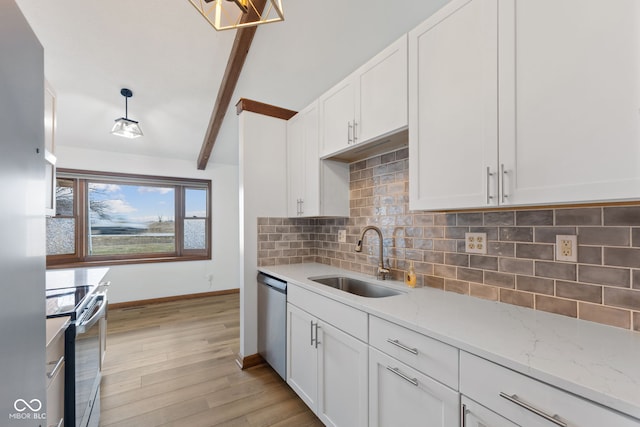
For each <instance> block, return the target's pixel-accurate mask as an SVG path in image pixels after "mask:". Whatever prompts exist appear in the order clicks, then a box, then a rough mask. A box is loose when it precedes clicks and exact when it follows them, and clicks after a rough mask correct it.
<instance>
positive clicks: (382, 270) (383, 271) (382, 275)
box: [355, 225, 390, 280]
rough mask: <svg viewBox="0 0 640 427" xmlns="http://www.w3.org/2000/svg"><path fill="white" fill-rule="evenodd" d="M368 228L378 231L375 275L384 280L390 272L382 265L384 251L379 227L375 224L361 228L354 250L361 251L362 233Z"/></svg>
mask: <svg viewBox="0 0 640 427" xmlns="http://www.w3.org/2000/svg"><path fill="white" fill-rule="evenodd" d="M369 230H373V231H375V232H376V233H378V240H379V242H380V250H379V252H378V256H379V258H378V274H377V275H376V277H377V278H378V279H380V280H385V279H386V277H387V274H389V273H390V271H389V269H388V268H385V266H384V253H383V249H384V248H383V240H382V231H380V229H379V228H378V227H376V226H375V225H368V226H366V227H365V228H363V229H362V233H360V238H359V239H358V243H357V244H356V249H355V251H356V252H362V240H363V239H364V235H365V233H366V232H367V231H369Z"/></svg>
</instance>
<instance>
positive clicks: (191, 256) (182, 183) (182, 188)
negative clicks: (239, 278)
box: [47, 168, 212, 268]
mask: <svg viewBox="0 0 640 427" xmlns="http://www.w3.org/2000/svg"><path fill="white" fill-rule="evenodd" d="M57 175H58V176H57V178H59V179H71V180H73V182H74V185H73V191H74V193H73V196H74V199H73V218H74V219H75V239H74V241H75V253H73V254H59V255H47V268H71V267H91V266H107V265H127V264H145V263H157V262H175V261H200V260H210V259H211V253H212V251H211V240H212V239H211V234H212V233H211V222H212V217H211V180H205V179H196V178H193V179H192V178H175V177H166V176H156V175H139V174H128V173H115V172H98V171H87V170H80V169H63V168H60V169H58V170H57ZM90 182H91V183H94V182H99V183H100V182H102V183H109V184H121V185H150V186H163V187H171V188H174V194H175V206H174V209H175V214H174V215H175V220H174V224H175V229H174V238H175V246H174V247H175V251H174V252H164V253H147V254H133V255H132V254H122V255H89V253H88V228H87V226H88V222H89V221H88V217H89V211H88V200H89V183H90ZM194 188H196V189H205V190H206V196H207V200H206V217H205V218H204V219H205V233H206V235H205V245H206V248H205V249H184V221H185V194H186V190H187V189H194ZM53 218H71V217H69V216H67V215H60V216H58V215H54V216H53Z"/></svg>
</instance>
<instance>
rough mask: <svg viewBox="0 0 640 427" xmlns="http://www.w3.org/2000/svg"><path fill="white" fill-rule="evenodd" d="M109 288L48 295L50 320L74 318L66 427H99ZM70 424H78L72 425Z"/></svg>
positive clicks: (68, 355)
mask: <svg viewBox="0 0 640 427" xmlns="http://www.w3.org/2000/svg"><path fill="white" fill-rule="evenodd" d="M107 286H108V285H107V284H102V285H100V286H87V285H83V286H77V287H70V288H58V289H50V290H47V291H46V297H47V317H56V316H71V320H72V322H71V325H70V326H69V327H68V328H67V331H66V335H65V359H66V368H65V420H67V422H66V423H65V425H67V426H72V425H75V426H76V427H97V426H98V424H99V421H100V380H101V373H100V370H101V365H102V352H103V349H104V333H105V330H106V327H105V322H106V312H107V292H106V288H107ZM70 420H75V421H73V422H71V421H70Z"/></svg>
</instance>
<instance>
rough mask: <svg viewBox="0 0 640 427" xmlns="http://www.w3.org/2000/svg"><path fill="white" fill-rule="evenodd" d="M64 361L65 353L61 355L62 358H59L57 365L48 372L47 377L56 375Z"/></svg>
mask: <svg viewBox="0 0 640 427" xmlns="http://www.w3.org/2000/svg"><path fill="white" fill-rule="evenodd" d="M62 362H64V355H62V356H60V359H58V361H57V362H56V365H55V366H54V367H53V369H52V370H51V372H47V378H49V379H51V378H53V377H55V376H56V373H57V372H58V370H59V369H60V367H61V366H62Z"/></svg>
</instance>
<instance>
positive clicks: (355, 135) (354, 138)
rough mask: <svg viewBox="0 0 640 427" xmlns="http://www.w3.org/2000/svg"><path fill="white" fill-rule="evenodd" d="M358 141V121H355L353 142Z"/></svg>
mask: <svg viewBox="0 0 640 427" xmlns="http://www.w3.org/2000/svg"><path fill="white" fill-rule="evenodd" d="M357 141H358V122H356V121H355V120H354V121H353V143H354V144H355V143H356V142H357Z"/></svg>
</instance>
